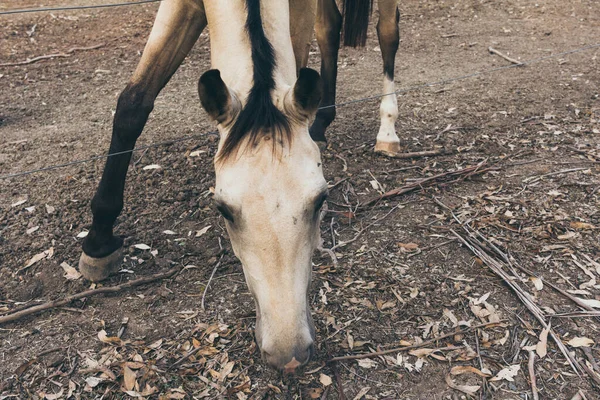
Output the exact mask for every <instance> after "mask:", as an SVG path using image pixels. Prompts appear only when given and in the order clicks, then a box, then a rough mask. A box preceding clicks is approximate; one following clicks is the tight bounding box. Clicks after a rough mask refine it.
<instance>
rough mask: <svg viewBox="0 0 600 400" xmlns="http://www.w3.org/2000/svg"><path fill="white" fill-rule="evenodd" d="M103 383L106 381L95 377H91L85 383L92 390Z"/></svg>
mask: <svg viewBox="0 0 600 400" xmlns="http://www.w3.org/2000/svg"><path fill="white" fill-rule="evenodd" d="M103 381H104V379H102V378H98V377H95V376H90V377H87V378H85V383H87V384H88V386H89V387H91V388H94V387H96V386H98V385H99V384H100V383H101V382H103Z"/></svg>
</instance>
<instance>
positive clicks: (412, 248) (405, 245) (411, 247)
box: [398, 242, 419, 251]
mask: <svg viewBox="0 0 600 400" xmlns="http://www.w3.org/2000/svg"><path fill="white" fill-rule="evenodd" d="M398 247H400V249H401V250H404V251H415V250H417V249H418V248H419V245H418V244H416V243H400V242H398Z"/></svg>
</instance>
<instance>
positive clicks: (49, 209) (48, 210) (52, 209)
mask: <svg viewBox="0 0 600 400" xmlns="http://www.w3.org/2000/svg"><path fill="white" fill-rule="evenodd" d="M54 211H56V208H54V207H52V206H49V205H48V204H46V212H47V213H48V214H52V213H54Z"/></svg>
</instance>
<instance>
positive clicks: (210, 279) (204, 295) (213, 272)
mask: <svg viewBox="0 0 600 400" xmlns="http://www.w3.org/2000/svg"><path fill="white" fill-rule="evenodd" d="M224 255H225V254H224V253H223V254H221V257H220V258H219V261H217V263H216V264H215V267H214V268H213V270H212V273H211V274H210V278H208V282H207V283H206V286H205V287H204V292H203V293H202V302H201V303H200V305H201V306H202V309H203V310H205V308H204V298H205V297H206V291H207V290H208V287H209V286H210V282H211V281H212V278H213V276H215V272H217V268H219V265H221V260H222V259H223V256H224Z"/></svg>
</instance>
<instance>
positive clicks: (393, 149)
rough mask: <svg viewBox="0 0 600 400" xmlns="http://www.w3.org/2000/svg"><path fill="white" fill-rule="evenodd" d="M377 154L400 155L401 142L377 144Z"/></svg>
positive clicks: (378, 142)
mask: <svg viewBox="0 0 600 400" xmlns="http://www.w3.org/2000/svg"><path fill="white" fill-rule="evenodd" d="M375 153H383V154H397V153H400V142H380V141H377V143H376V144H375Z"/></svg>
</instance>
